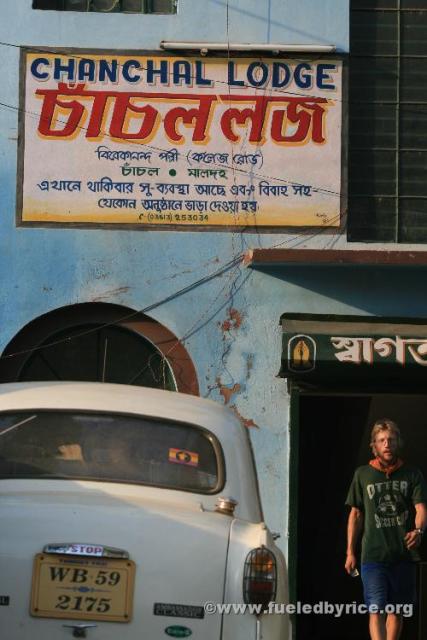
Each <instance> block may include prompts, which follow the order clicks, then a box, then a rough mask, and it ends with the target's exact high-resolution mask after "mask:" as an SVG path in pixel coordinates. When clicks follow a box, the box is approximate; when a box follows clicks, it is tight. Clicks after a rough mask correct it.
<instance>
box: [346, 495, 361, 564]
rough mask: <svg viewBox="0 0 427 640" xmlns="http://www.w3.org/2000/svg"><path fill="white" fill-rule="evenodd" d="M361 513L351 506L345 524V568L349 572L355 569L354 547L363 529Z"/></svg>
mask: <svg viewBox="0 0 427 640" xmlns="http://www.w3.org/2000/svg"><path fill="white" fill-rule="evenodd" d="M363 522H364V519H363V513H362V512H361V510H360V509H358V508H357V507H352V508H351V511H350V514H349V516H348V524H347V556H346V560H345V570H346V571H347V573H351V572H352V571H354V569H356V564H357V561H356V547H357V543H358V541H359V538H360V534H361V533H362V529H363Z"/></svg>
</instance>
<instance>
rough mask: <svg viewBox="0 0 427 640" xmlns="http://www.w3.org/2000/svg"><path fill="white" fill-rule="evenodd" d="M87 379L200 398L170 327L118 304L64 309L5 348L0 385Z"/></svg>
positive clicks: (39, 321)
mask: <svg viewBox="0 0 427 640" xmlns="http://www.w3.org/2000/svg"><path fill="white" fill-rule="evenodd" d="M36 380H83V381H97V382H114V383H120V384H132V385H138V386H145V387H156V388H160V389H169V390H176V391H183V392H184V393H191V394H194V395H198V384H197V377H196V372H195V369H194V366H193V364H192V362H191V359H190V357H189V355H188V353H187V351H186V349H185V348H184V347H183V345H182V344H181V343H180V342H179V339H178V338H177V337H176V336H174V335H173V334H172V333H171V332H170V331H169V330H168V329H166V327H164V326H163V325H161V324H160V323H158V322H156V321H155V320H153V319H152V318H149V317H148V316H145V315H144V314H140V313H137V312H134V311H132V310H131V309H128V308H125V307H121V306H118V305H110V304H104V303H88V304H79V305H72V306H69V307H63V308H61V309H57V310H55V311H51V312H49V313H47V314H45V315H43V316H40V317H39V318H36V319H35V320H33V321H32V322H30V323H29V324H28V325H26V326H25V327H24V328H23V329H22V330H21V331H20V332H19V333H18V334H17V335H16V336H15V338H13V340H12V341H11V342H10V343H9V345H8V346H7V347H6V349H5V351H4V353H3V355H2V359H1V361H0V381H1V382H12V381H36Z"/></svg>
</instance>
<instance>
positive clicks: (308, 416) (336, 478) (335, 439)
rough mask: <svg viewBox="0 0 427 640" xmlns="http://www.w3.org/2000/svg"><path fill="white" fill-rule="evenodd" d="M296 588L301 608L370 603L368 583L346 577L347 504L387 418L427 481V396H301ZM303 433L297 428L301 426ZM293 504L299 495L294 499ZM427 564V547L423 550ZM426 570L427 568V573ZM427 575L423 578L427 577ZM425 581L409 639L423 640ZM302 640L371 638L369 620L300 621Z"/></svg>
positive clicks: (302, 617)
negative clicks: (375, 432) (375, 428)
mask: <svg viewBox="0 0 427 640" xmlns="http://www.w3.org/2000/svg"><path fill="white" fill-rule="evenodd" d="M296 415H298V445H297V446H296V448H295V449H294V453H293V454H292V457H293V461H292V464H293V465H295V467H296V466H297V468H298V471H297V482H296V484H295V493H296V494H297V495H296V496H294V499H295V500H296V502H297V515H296V518H297V527H296V540H295V541H294V544H293V548H294V550H295V553H296V563H295V568H294V571H295V574H296V575H295V585H296V594H295V598H296V600H297V601H300V602H302V603H310V604H315V603H317V602H329V603H340V604H344V603H353V602H356V603H362V602H363V593H362V584H361V580H360V577H357V578H351V577H349V576H347V574H346V573H345V571H344V559H345V548H346V524H347V516H348V508H346V507H345V505H344V503H345V499H346V495H347V491H348V488H349V485H350V483H351V479H352V476H353V473H354V470H355V468H356V467H357V466H360V465H363V464H367V463H368V460H369V459H370V457H371V456H370V448H369V435H370V430H371V428H372V424H373V423H374V422H375V420H377V419H378V418H381V417H390V418H392V419H393V420H395V421H396V422H397V423H398V424H399V426H400V428H401V430H402V435H403V438H404V449H403V452H402V457H403V458H404V459H407V460H408V461H410V462H411V463H412V464H414V465H416V466H418V467H419V468H420V469H421V470H422V471H423V473H424V476H425V477H426V478H427V456H426V454H425V452H426V451H427V396H423V395H409V394H406V395H399V394H364V395H355V394H341V395H334V394H328V395H326V394H323V395H321V394H318V395H315V394H308V393H307V394H305V393H304V394H303V393H301V395H300V396H299V407H298V412H296ZM293 426H294V427H296V426H297V425H293ZM291 497H292V496H291ZM421 556H422V559H423V560H426V559H427V541H426V540H424V542H423V544H422V547H421ZM424 566H425V565H422V567H424ZM423 571H424V569H423V570H422V571H421V573H423ZM425 588H426V580H421V591H423V592H424V593H420V589H419V594H418V595H419V602H420V603H421V604H422V606H421V607H419V608H418V610H417V611H415V615H414V616H413V617H412V618H406V619H405V624H404V631H403V634H402V637H401V640H421V638H422V637H423V636H421V635H420V633H421V631H420V629H421V627H422V628H424V624H425V622H424V621H425V618H426V612H425V611H424V610H423V607H424V609H425V608H426V607H427V598H426V593H425ZM295 626H296V638H297V640H342V638H346V640H360V638H368V631H367V629H368V619H367V615H361V614H355V615H352V614H350V615H343V616H341V617H334V615H331V614H330V615H313V614H310V615H307V614H306V615H299V616H298V617H297V620H296V625H295Z"/></svg>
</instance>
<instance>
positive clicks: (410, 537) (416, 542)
mask: <svg viewBox="0 0 427 640" xmlns="http://www.w3.org/2000/svg"><path fill="white" fill-rule="evenodd" d="M421 538H422V536H421V534H420V533H419V531H415V530H414V531H408V533H407V534H406V536H405V544H406V548H407V549H417V548H418V547H419V546H420V544H421Z"/></svg>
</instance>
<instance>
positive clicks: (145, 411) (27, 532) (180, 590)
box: [0, 382, 288, 640]
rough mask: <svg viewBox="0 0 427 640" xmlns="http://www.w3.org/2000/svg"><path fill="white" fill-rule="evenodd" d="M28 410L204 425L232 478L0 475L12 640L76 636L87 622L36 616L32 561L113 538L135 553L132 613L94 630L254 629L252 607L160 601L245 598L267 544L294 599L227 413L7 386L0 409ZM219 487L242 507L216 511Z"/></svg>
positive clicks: (277, 622) (243, 438)
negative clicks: (194, 610)
mask: <svg viewBox="0 0 427 640" xmlns="http://www.w3.org/2000/svg"><path fill="white" fill-rule="evenodd" d="M27 410H29V411H35V412H37V411H49V410H66V411H68V410H69V411H74V410H78V411H81V412H86V411H89V412H91V411H93V412H98V413H100V412H105V413H111V414H126V415H128V414H132V415H138V416H152V417H156V418H159V419H167V420H174V421H179V422H183V423H189V424H192V425H196V426H199V427H202V428H203V429H205V430H208V431H209V432H211V433H212V434H213V436H215V438H217V439H218V442H219V444H220V446H221V449H222V452H223V457H224V463H225V476H224V485H223V487H222V489H221V492H220V493H219V492H216V493H215V494H209V493H194V492H191V491H184V490H178V489H167V488H159V487H155V486H145V485H140V484H129V483H124V482H105V481H88V480H75V479H44V478H43V479H19V478H11V479H7V478H4V479H0V518H1V522H2V536H1V538H0V568H1V571H0V596H8V597H9V604H8V606H5V607H4V608H2V609H0V613H1V614H2V621H3V622H2V628H3V629H5V630H6V631H7V637H8V640H30V639H31V640H46V638H52V639H55V640H56V639H58V640H62V639H63V638H64V639H66V638H71V637H73V633H74V634H75V633H78V632H76V630H75V628H73V627H75V626H76V625H78V624H80V621H79V620H71V619H67V618H63V619H56V618H49V617H43V618H42V617H35V616H31V615H30V595H31V579H32V566H33V559H34V557H35V556H36V554H39V553H41V552H42V551H43V549H44V547H45V546H46V545H49V544H54V543H56V544H61V543H76V544H77V543H81V544H93V545H105V546H107V547H115V548H118V549H122V550H124V551H126V552H127V553H128V554H129V558H130V560H132V561H133V562H135V565H136V575H135V591H134V600H133V618H132V620H131V621H130V622H111V621H108V622H105V621H100V620H96V621H94V622H93V624H95V625H96V626H93V627H89V628H88V629H87V631H85V633H87V637H88V638H93V639H94V640H97V639H98V640H101V639H102V640H113V638H114V639H115V638H118V637H120V638H122V639H123V640H137V639H138V640H145V639H146V640H160V639H162V638H165V637H166V636H167V635H168V634H169V632H173V633H175V632H176V633H181V632H182V633H184V632H185V633H187V632H188V633H189V632H190V631H191V635H192V638H194V640H198V639H200V640H201V639H203V640H246V639H247V638H249V637H251V638H252V637H253V638H254V639H255V638H256V637H257V636H256V634H257V624H258V625H259V622H257V618H256V616H254V615H253V614H250V613H245V614H244V615H241V614H240V615H233V614H231V615H223V614H221V613H220V612H216V613H214V614H213V615H203V617H198V616H195V617H193V616H192V614H191V609H190V610H189V611H190V613H189V614H187V615H178V616H177V617H176V616H174V615H154V606H155V604H156V603H157V604H160V605H176V606H177V607H176V608H177V610H178V611H179V607H178V605H186V606H187V607H190V608H191V607H198V608H199V609H198V611H200V610H201V608H202V607H203V606H204V604H205V602H214V603H219V604H221V603H224V602H225V603H227V602H230V603H242V602H243V599H242V598H243V589H242V580H243V566H244V561H245V559H246V557H247V554H248V553H249V551H250V550H251V549H253V548H257V547H260V546H265V547H267V548H269V549H271V550H272V551H273V552H274V554H275V556H276V559H277V563H278V576H279V580H278V598H280V599H281V601H283V598H285V597H286V589H285V582H286V568H285V564H284V559H283V556H282V554H281V553H280V551H279V550H278V548H277V547H276V545H275V544H274V541H273V538H272V536H271V533H270V532H269V530H268V529H267V527H266V525H265V524H264V523H263V522H262V512H261V506H260V502H259V497H258V487H257V479H256V474H255V470H254V466H253V457H252V452H251V448H250V443H249V438H248V434H247V431H246V430H245V429H244V427H242V425H241V424H240V422H239V421H238V420H237V419H236V418H235V416H234V415H233V414H232V413H231V412H230V411H228V410H227V409H225V408H223V407H221V406H219V405H217V404H216V403H213V402H210V401H206V400H201V399H198V398H194V397H191V396H185V395H183V394H178V393H173V392H163V391H159V390H154V389H145V388H140V387H126V386H124V385H106V384H105V385H104V384H96V383H48V382H47V383H23V384H7V385H0V414H1V413H2V412H23V411H27ZM27 428H31V425H29V426H28V427H27ZM159 428H161V424H160V426H159ZM0 435H1V433H0ZM0 445H1V437H0ZM0 455H1V447H0ZM220 496H225V497H229V498H231V497H232V498H233V499H235V500H236V501H237V505H236V507H235V510H234V513H230V514H228V515H227V514H225V513H224V512H220V511H218V510H216V505H217V503H218V499H219V497H220ZM73 557H74V556H73ZM158 611H160V612H163V613H164V612H165V611H166V613H167V611H168V609H167V607H166V608H165V607H163V608H162V606H160V607H159V608H158ZM158 611H157V612H158ZM184 613H185V612H184ZM262 618H263V619H262V637H263V638H264V640H286V638H287V627H288V621H287V620H286V619H285V617H284V616H268V619H267V616H262ZM270 618H271V620H270ZM84 622H86V621H84ZM82 623H83V622H82ZM88 624H89V622H88ZM64 625H71V626H64ZM166 630H168V631H166ZM258 631H259V629H258ZM183 637H184V636H183Z"/></svg>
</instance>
